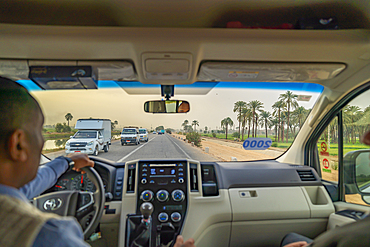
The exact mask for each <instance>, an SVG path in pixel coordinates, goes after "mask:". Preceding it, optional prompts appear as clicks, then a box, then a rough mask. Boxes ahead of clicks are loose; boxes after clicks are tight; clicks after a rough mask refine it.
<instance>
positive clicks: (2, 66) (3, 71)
mask: <svg viewBox="0 0 370 247" xmlns="http://www.w3.org/2000/svg"><path fill="white" fill-rule="evenodd" d="M28 74H29V68H28V62H27V60H2V59H0V75H1V76H3V77H6V78H9V79H13V80H24V79H28Z"/></svg>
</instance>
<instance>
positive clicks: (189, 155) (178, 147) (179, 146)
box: [170, 138, 191, 159]
mask: <svg viewBox="0 0 370 247" xmlns="http://www.w3.org/2000/svg"><path fill="white" fill-rule="evenodd" d="M170 139H171V138H170ZM171 141H172V142H173V144H175V145H176V146H177V147H178V148H180V150H181V151H182V152H183V153H184V154H185V155H186V156H188V158H189V159H191V157H190V155H188V154H187V153H186V152H185V151H184V149H182V148H181V147H180V146H179V145H177V143H176V142H175V141H174V140H171Z"/></svg>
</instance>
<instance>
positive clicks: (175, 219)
mask: <svg viewBox="0 0 370 247" xmlns="http://www.w3.org/2000/svg"><path fill="white" fill-rule="evenodd" d="M171 220H172V221H173V222H179V221H180V220H181V214H180V213H179V212H173V213H172V214H171Z"/></svg>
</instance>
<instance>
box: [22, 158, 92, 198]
mask: <svg viewBox="0 0 370 247" xmlns="http://www.w3.org/2000/svg"><path fill="white" fill-rule="evenodd" d="M68 157H69V158H71V159H72V161H74V162H75V164H74V168H73V169H75V170H76V171H78V172H80V171H81V168H83V167H88V166H89V167H94V162H93V161H92V160H90V159H89V157H88V156H87V154H70V155H68ZM67 169H68V161H67V160H66V159H65V158H64V157H61V156H60V157H57V158H55V159H54V160H52V161H50V162H49V163H46V164H45V165H42V166H40V167H39V169H38V171H37V175H36V177H35V178H34V179H33V180H32V181H31V182H29V183H28V184H26V185H25V186H23V187H22V188H20V189H19V190H20V191H21V192H22V193H23V194H24V195H25V196H26V197H27V198H28V199H30V200H31V199H32V198H33V197H35V196H38V195H40V194H41V193H42V192H44V191H45V190H47V189H49V188H50V187H51V186H53V185H54V184H55V183H56V182H57V180H58V178H59V177H60V176H61V175H62V174H63V173H65V172H66V171H67Z"/></svg>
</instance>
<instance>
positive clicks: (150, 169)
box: [126, 161, 188, 247]
mask: <svg viewBox="0 0 370 247" xmlns="http://www.w3.org/2000/svg"><path fill="white" fill-rule="evenodd" d="M187 166H188V165H187V161H139V162H138V166H137V169H138V171H137V180H136V183H137V205H136V214H135V215H129V216H128V218H127V222H128V223H127V224H126V226H127V229H126V237H127V235H130V231H131V232H132V231H133V230H132V229H133V228H135V226H134V225H135V224H136V223H133V222H139V223H137V224H141V223H140V222H143V220H141V221H140V220H139V218H140V217H141V219H143V217H142V210H143V206H146V205H147V203H149V204H151V205H152V206H153V211H152V213H151V218H150V219H149V221H145V224H146V225H147V226H148V227H147V228H146V231H147V232H148V233H149V232H150V234H149V235H150V236H149V237H148V233H147V234H146V236H147V239H145V241H147V242H148V246H153V247H154V246H155V247H157V246H172V245H173V243H174V242H175V238H176V236H177V235H178V234H179V233H180V231H181V228H182V226H183V222H184V219H185V215H186V211H187V204H188V195H187V177H188V176H187V171H188V168H187ZM135 217H136V219H135ZM138 217H139V218H138ZM137 224H136V225H137ZM130 225H131V226H130ZM131 235H132V236H136V235H137V234H136V235H135V234H132V233H131ZM143 236H144V234H143ZM136 238H137V237H136ZM134 240H135V239H134V237H131V240H130V239H128V240H127V242H126V245H128V246H135V245H132V242H133V241H134ZM130 241H131V242H130Z"/></svg>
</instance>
